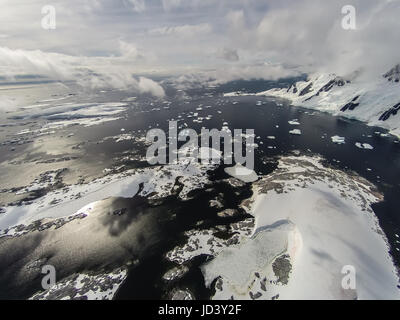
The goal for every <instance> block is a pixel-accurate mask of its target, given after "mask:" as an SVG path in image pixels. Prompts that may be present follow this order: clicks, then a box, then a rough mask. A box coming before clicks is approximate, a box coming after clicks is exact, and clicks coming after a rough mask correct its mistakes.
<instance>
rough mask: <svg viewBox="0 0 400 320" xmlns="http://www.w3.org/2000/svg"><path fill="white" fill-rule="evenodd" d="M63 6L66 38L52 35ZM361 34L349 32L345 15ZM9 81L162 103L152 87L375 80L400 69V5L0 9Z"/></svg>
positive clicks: (136, 3)
mask: <svg viewBox="0 0 400 320" xmlns="http://www.w3.org/2000/svg"><path fill="white" fill-rule="evenodd" d="M46 5H50V6H53V7H54V8H55V12H56V20H55V21H56V28H55V29H50V30H46V29H44V28H43V27H42V19H43V18H44V17H45V14H43V13H42V8H43V7H44V6H46ZM345 5H352V6H354V8H355V9H356V29H355V30H345V29H343V27H342V19H343V18H344V16H345V14H343V13H342V7H343V6H345ZM0 8H1V10H0V79H13V77H15V76H16V75H23V74H25V75H26V74H29V75H32V74H35V75H36V74H40V75H43V76H45V77H48V78H51V79H55V80H69V81H76V82H78V83H79V84H80V85H82V86H87V87H91V88H102V87H112V88H122V89H126V88H136V89H137V90H139V91H141V92H151V93H153V94H154V95H158V96H162V95H163V94H164V93H163V89H162V88H161V87H159V85H158V84H157V83H156V82H154V81H152V80H150V79H149V78H153V79H156V78H157V77H160V76H171V75H173V76H180V77H181V79H183V80H185V79H194V78H195V79H197V80H200V81H207V80H209V79H215V80H216V81H218V82H226V81H230V80H235V79H253V78H263V79H277V78H281V77H287V76H293V75H298V74H300V73H302V72H306V73H314V72H330V73H336V74H339V75H343V76H345V75H347V74H350V73H352V72H353V71H355V70H357V69H360V68H362V69H363V70H365V75H366V76H371V77H372V76H376V75H379V74H382V73H384V72H385V71H387V70H388V69H390V68H391V67H393V66H394V65H395V64H397V63H400V57H399V55H398V52H399V49H400V32H399V27H400V20H399V19H398V17H399V16H400V0H353V1H350V0H330V1H326V0H280V1H277V0H79V1H78V0H0Z"/></svg>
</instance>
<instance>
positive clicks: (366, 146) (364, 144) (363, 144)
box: [356, 142, 374, 150]
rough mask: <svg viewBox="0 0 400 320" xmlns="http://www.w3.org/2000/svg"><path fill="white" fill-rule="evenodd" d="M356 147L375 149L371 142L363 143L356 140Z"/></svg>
mask: <svg viewBox="0 0 400 320" xmlns="http://www.w3.org/2000/svg"><path fill="white" fill-rule="evenodd" d="M356 147H357V148H360V149H367V150H372V149H374V147H373V146H371V145H370V144H369V143H361V142H356Z"/></svg>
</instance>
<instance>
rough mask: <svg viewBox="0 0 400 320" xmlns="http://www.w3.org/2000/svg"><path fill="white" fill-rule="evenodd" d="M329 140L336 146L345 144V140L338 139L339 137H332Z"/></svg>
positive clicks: (342, 138)
mask: <svg viewBox="0 0 400 320" xmlns="http://www.w3.org/2000/svg"><path fill="white" fill-rule="evenodd" d="M331 140H332V142H333V143H337V144H345V143H346V142H345V138H344V137H340V136H333V137H331Z"/></svg>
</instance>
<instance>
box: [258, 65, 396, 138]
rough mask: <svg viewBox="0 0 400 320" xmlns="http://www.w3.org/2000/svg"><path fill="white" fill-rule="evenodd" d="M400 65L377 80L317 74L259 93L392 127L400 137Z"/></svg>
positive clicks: (354, 76)
mask: <svg viewBox="0 0 400 320" xmlns="http://www.w3.org/2000/svg"><path fill="white" fill-rule="evenodd" d="M399 81H400V64H398V65H396V66H395V67H393V68H392V69H391V70H389V71H388V72H387V73H385V74H384V75H383V76H380V77H378V78H377V79H376V80H373V81H366V80H362V79H360V77H359V73H354V74H352V75H351V76H349V77H346V78H343V77H339V76H337V75H335V74H314V75H311V76H310V77H309V78H308V80H306V81H300V82H297V83H295V84H293V85H291V86H290V87H289V88H287V89H271V90H268V91H264V92H260V93H258V95H269V96H277V97H282V98H287V99H290V100H291V101H292V104H293V105H297V106H304V107H307V108H312V109H317V110H320V111H325V112H329V113H332V114H334V115H340V116H345V117H348V118H354V119H358V120H361V121H364V122H366V123H368V124H369V125H373V126H379V127H383V128H386V129H388V130H390V132H391V133H392V134H395V135H397V136H400V112H399V111H400V83H399Z"/></svg>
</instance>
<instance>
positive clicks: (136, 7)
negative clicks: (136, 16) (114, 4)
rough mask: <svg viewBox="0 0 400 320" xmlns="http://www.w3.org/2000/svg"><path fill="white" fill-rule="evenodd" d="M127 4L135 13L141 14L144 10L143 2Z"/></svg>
mask: <svg viewBox="0 0 400 320" xmlns="http://www.w3.org/2000/svg"><path fill="white" fill-rule="evenodd" d="M128 2H129V3H130V4H131V5H132V9H133V11H135V12H143V11H145V10H146V4H145V2H144V0H128Z"/></svg>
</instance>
